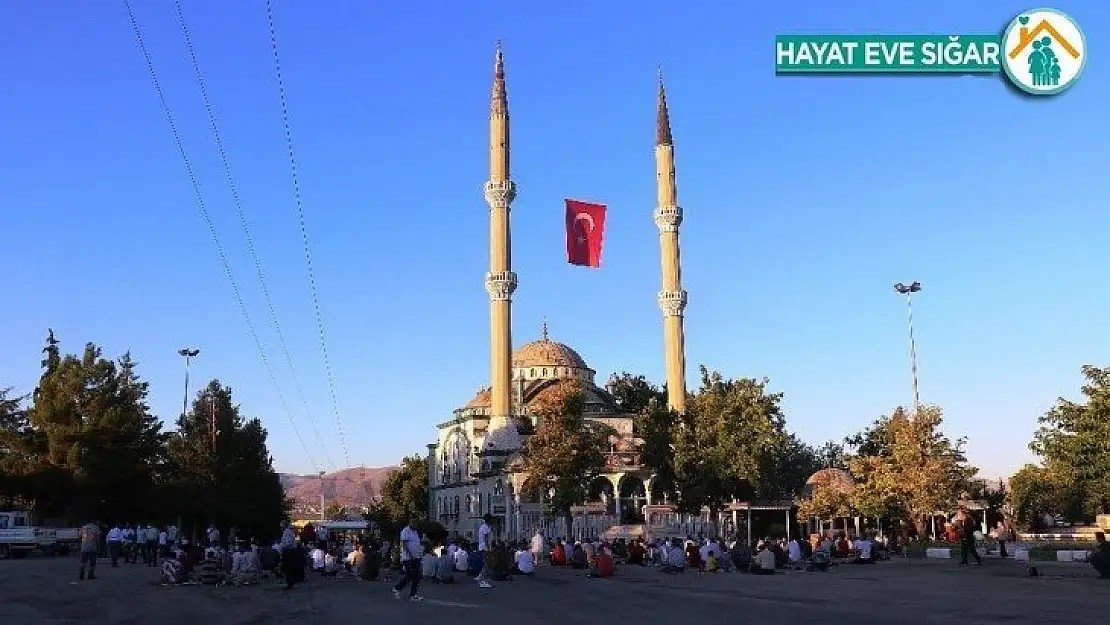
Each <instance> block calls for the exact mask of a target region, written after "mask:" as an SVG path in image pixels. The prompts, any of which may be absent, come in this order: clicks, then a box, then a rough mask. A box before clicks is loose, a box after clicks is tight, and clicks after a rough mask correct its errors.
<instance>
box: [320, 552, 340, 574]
mask: <svg viewBox="0 0 1110 625" xmlns="http://www.w3.org/2000/svg"><path fill="white" fill-rule="evenodd" d="M322 573H323V574H324V577H335V576H336V575H338V574H339V554H338V553H336V551H335V550H334V549H332V550H331V551H328V552H327V553H326V554H325V555H324V570H323V571H322Z"/></svg>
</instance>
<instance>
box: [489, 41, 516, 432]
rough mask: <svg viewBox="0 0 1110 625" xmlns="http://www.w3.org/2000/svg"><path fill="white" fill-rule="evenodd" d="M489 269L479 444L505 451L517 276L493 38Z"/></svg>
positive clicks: (504, 113)
mask: <svg viewBox="0 0 1110 625" xmlns="http://www.w3.org/2000/svg"><path fill="white" fill-rule="evenodd" d="M489 157H490V158H489V180H488V181H487V182H486V184H485V188H484V190H485V198H486V203H487V204H489V220H490V241H489V272H488V273H486V292H488V293H489V299H490V302H489V304H490V420H489V425H488V427H487V430H486V431H487V434H486V438H485V442H484V443H483V447H484V448H485V449H486V450H487V451H495V452H511V451H514V450H515V449H517V448H518V447H519V446H520V436H519V434H518V432H517V429H516V423H515V421H514V419H513V414H512V411H513V403H512V394H513V388H512V345H513V338H512V298H513V292H514V291H516V286H517V277H516V274H515V273H513V266H512V238H511V235H510V231H511V229H510V226H509V224H510V220H509V207H510V205H511V204H512V202H513V198H515V197H516V185H515V184H514V183H513V181H512V179H511V178H510V177H509V175H510V171H509V100H508V95H507V93H506V90H505V59H504V56H503V55H502V53H501V44H500V43H498V45H497V51H496V52H495V53H494V62H493V89H492V91H491V95H490V112H489Z"/></svg>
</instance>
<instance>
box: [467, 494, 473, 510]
mask: <svg viewBox="0 0 1110 625" xmlns="http://www.w3.org/2000/svg"><path fill="white" fill-rule="evenodd" d="M466 512H467V513H468V514H470V513H473V512H474V499H473V498H472V497H471V496H470V495H467V496H466Z"/></svg>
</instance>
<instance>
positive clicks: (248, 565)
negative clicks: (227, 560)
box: [231, 548, 262, 586]
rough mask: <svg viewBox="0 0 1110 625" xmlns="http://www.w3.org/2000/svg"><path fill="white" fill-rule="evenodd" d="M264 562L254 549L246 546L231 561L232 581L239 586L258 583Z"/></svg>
mask: <svg viewBox="0 0 1110 625" xmlns="http://www.w3.org/2000/svg"><path fill="white" fill-rule="evenodd" d="M261 571H262V563H261V562H260V561H259V559H258V554H257V553H255V551H254V550H253V549H250V548H246V549H243V550H241V551H239V552H237V553H236V554H235V557H234V559H233V560H232V562H231V583H232V584H235V585H237V586H247V585H250V584H257V583H258V579H259V576H260V575H261Z"/></svg>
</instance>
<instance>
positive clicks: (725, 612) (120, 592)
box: [0, 558, 1110, 625]
mask: <svg viewBox="0 0 1110 625" xmlns="http://www.w3.org/2000/svg"><path fill="white" fill-rule="evenodd" d="M1041 569H1042V572H1043V573H1044V576H1043V577H1040V578H1035V579H1030V578H1028V577H1025V569H1024V568H1023V567H1021V566H1020V565H1017V564H1014V563H1012V562H1002V561H999V560H988V561H987V562H986V564H985V565H984V566H983V567H981V568H963V567H959V566H958V565H956V564H955V563H954V562H948V561H925V560H910V561H905V560H901V561H893V562H883V563H880V564H876V565H874V566H867V567H856V566H843V567H840V568H839V569H837V570H835V571H832V572H829V573H802V572H793V571H792V572H788V573H784V574H781V575H776V576H774V577H757V576H751V575H743V574H735V573H721V574H696V573H687V574H683V575H678V576H671V575H665V574H662V573H660V572H659V571H658V570H656V569H649V568H640V567H632V568H628V567H625V568H621V569H619V570H618V576H617V577H615V578H612V579H607V580H591V579H585V578H584V577H583V576H582V575H581V574H580V573H579V572H577V571H568V570H555V569H551V568H542V569H540V571H539V573H538V574H537V575H536V576H535V577H533V578H528V579H517V580H514V581H512V582H508V583H503V584H499V585H498V586H497V587H496V588H494V589H492V590H481V589H479V588H477V585H476V584H474V583H473V581H471V580H467V581H466V582H464V583H458V584H454V585H426V586H425V587H424V589H423V591H422V594H423V595H424V596H425V597H426V598H427V601H426V602H425V603H423V604H412V603H408V602H398V601H396V600H394V599H393V598H392V597H391V596H390V593H389V586H388V585H387V584H385V583H381V582H355V581H354V580H351V579H339V580H333V581H324V580H322V579H319V578H315V577H310V580H309V582H308V583H306V584H304V585H302V586H298V587H297V588H296V589H294V590H293V591H290V592H287V591H285V590H284V589H283V588H281V587H279V586H276V585H273V584H270V583H266V584H263V585H261V586H254V587H249V588H223V587H221V588H211V587H201V586H182V587H172V588H167V587H161V586H159V585H158V583H157V580H158V569H148V568H145V567H142V566H140V565H127V566H123V567H121V568H116V569H113V568H111V567H109V566H108V565H107V563H106V562H105V561H104V560H101V561H100V565H99V567H98V573H99V578H98V579H97V580H94V581H85V582H77V581H76V578H77V561H76V560H75V559H74V558H57V559H49V558H31V559H27V560H5V561H0V606H2V607H0V614H2V618H0V622H3V624H4V625H24V624H26V625H42V624H47V623H130V624H137V625H145V624H147V623H149V624H152V625H178V624H182V625H183V624H186V623H187V624H189V625H197V624H203V625H209V624H211V625H219V624H224V623H227V624H247V623H250V624H263V623H293V622H301V623H325V624H328V623H335V624H337V625H340V624H342V625H349V624H350V623H352V622H362V623H375V624H379V625H392V624H394V623H396V624H398V625H400V624H402V623H404V624H412V623H418V622H420V623H427V622H448V621H450V622H462V623H469V622H474V623H512V624H514V625H516V624H520V625H527V624H531V623H559V624H561V625H594V624H597V625H616V624H617V623H622V624H623V623H629V624H631V623H636V624H644V623H713V622H717V623H739V622H748V621H755V620H759V621H765V622H776V623H783V624H784V625H789V624H792V623H853V624H859V623H897V624H900V625H905V624H907V623H961V624H963V625H967V624H969V623H1004V622H1006V623H1010V622H1036V623H1038V625H1044V624H1047V623H1066V624H1068V625H1083V624H1085V623H1092V624H1094V623H1099V624H1103V623H1106V612H1105V611H1106V609H1107V606H1110V582H1106V581H1103V580H1098V579H1095V578H1094V575H1093V572H1092V571H1091V569H1090V568H1089V567H1087V566H1084V565H1080V564H1052V563H1050V564H1047V565H1044V566H1042V567H1041Z"/></svg>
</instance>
